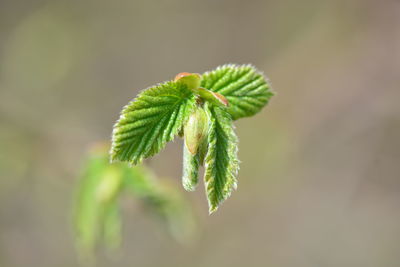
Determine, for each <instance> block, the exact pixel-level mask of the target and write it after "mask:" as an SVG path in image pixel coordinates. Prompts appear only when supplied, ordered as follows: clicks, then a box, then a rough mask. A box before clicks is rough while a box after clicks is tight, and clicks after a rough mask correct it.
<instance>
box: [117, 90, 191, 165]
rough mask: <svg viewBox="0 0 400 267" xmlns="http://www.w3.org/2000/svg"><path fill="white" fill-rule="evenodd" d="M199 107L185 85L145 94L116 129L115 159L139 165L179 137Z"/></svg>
mask: <svg viewBox="0 0 400 267" xmlns="http://www.w3.org/2000/svg"><path fill="white" fill-rule="evenodd" d="M194 105H195V97H194V95H193V93H192V92H191V91H190V90H189V89H188V88H187V86H186V85H185V84H184V83H180V82H165V83H162V84H159V85H157V86H154V87H151V88H148V89H146V90H144V91H143V92H142V93H141V94H139V96H138V97H137V98H136V99H135V100H134V101H132V102H131V103H129V104H128V105H127V106H125V108H124V109H123V110H122V113H121V116H120V118H119V120H118V122H117V123H116V125H115V126H114V130H113V136H112V148H111V159H112V160H113V161H115V160H119V161H128V162H130V163H132V164H138V163H140V162H141V161H142V160H143V159H145V158H148V157H151V156H153V155H154V154H156V153H158V152H159V151H160V150H161V149H163V148H164V147H165V145H166V143H167V142H169V141H171V140H172V139H173V138H174V137H175V135H177V134H178V132H179V131H180V129H181V128H182V126H183V124H184V122H185V121H186V120H187V118H188V117H189V115H190V114H191V111H192V109H193V107H194Z"/></svg>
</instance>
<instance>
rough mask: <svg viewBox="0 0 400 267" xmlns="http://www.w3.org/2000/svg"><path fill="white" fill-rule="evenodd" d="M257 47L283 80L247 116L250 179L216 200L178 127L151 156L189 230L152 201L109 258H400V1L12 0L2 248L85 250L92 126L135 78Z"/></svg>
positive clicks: (266, 261) (2, 154)
mask: <svg viewBox="0 0 400 267" xmlns="http://www.w3.org/2000/svg"><path fill="white" fill-rule="evenodd" d="M224 63H252V64H254V65H255V66H256V67H257V68H259V69H260V70H262V71H263V72H265V74H266V75H267V76H268V77H269V78H270V80H271V82H272V85H273V88H274V90H275V91H276V92H277V96H275V97H274V98H273V99H272V101H271V103H270V104H269V106H268V107H267V108H265V109H264V110H263V111H262V112H261V113H259V114H257V115H256V116H254V117H252V118H247V119H242V120H239V121H237V122H236V127H237V134H238V136H239V138H240V147H239V148H240V149H239V158H240V159H241V161H242V164H241V170H240V172H239V186H238V190H237V191H236V192H234V193H233V194H232V196H231V198H229V200H227V201H226V202H225V203H223V205H222V206H221V207H220V209H219V210H218V212H216V213H215V214H213V215H211V216H209V215H208V211H207V202H206V198H205V195H204V189H203V187H202V186H200V187H199V189H198V190H197V191H196V192H195V193H186V192H184V190H183V188H182V187H181V186H180V177H181V162H182V161H181V147H182V140H181V139H178V138H177V139H176V140H175V142H174V143H170V144H169V145H168V146H167V148H166V149H165V150H164V151H163V152H162V153H161V154H159V155H158V156H156V157H154V158H152V159H151V160H148V161H147V163H148V165H149V166H150V167H151V168H152V169H153V170H154V171H155V172H156V173H157V174H158V175H160V176H164V177H171V178H170V179H171V182H172V183H175V184H176V186H177V188H178V189H179V190H181V191H182V193H183V194H185V196H186V197H187V198H188V201H190V203H191V204H192V207H193V210H194V211H195V213H196V214H197V217H198V228H199V229H198V235H197V237H195V238H194V239H193V240H191V241H190V242H187V243H185V244H181V243H177V242H175V240H173V239H171V237H170V236H169V235H168V234H167V233H166V232H165V230H164V229H163V228H162V227H159V225H158V224H157V223H156V222H154V220H152V218H150V217H148V216H147V215H146V214H145V212H144V211H143V209H142V208H141V206H140V205H136V204H135V203H132V202H129V203H127V204H126V205H125V206H124V230H123V231H124V234H123V238H124V243H123V246H122V249H121V251H120V255H118V257H115V258H111V259H110V258H109V257H106V255H104V254H102V253H100V255H99V259H98V266H195V267H197V266H198V267H202V266H245V265H247V266H274V267H281V266H282V267H289V266H296V267H303V266H304V267H309V266H328V267H331V266H341V267H342V266H363V267H367V266H371V267H372V266H374V267H375V266H385V267H386V266H390V267H391V266H399V265H400V253H399V251H400V212H399V211H400V138H399V137H400V104H399V100H400V72H399V70H400V2H399V1H396V0H381V1H376V0H359V1H357V0H352V1H349V0H336V1H333V0H332V1H320V0H318V1H317V0H304V1H297V0H284V1H265V0H264V1H239V0H230V1H228V0H204V1H183V0H164V1H144V0H135V1H129V0H121V1H107V0H97V1H94V0H80V1H78V0H61V1H49V0H25V1H15V0H1V1H0V266H1V267H3V266H4V267H8V266H10V267H20V266H21V267H22V266H31V267H36V266H37V267H47V266H49V267H53V266H77V265H78V259H77V256H76V253H75V248H74V235H73V231H72V227H71V202H72V196H73V192H74V188H75V186H76V183H77V180H78V176H79V173H80V170H81V167H82V161H83V160H84V158H85V155H86V152H87V148H88V147H89V146H90V144H91V143H93V142H96V141H99V140H107V139H109V138H110V136H111V130H112V125H113V123H114V122H115V120H116V119H117V118H118V114H119V112H120V110H121V108H122V106H124V105H125V104H127V103H128V101H129V100H130V99H132V98H133V97H134V96H135V95H136V94H137V93H138V91H139V90H141V89H143V88H146V87H148V86H150V85H153V84H155V83H157V82H160V81H165V80H170V79H172V78H173V77H174V76H175V74H177V73H179V72H183V71H187V72H200V73H202V72H204V71H206V70H210V69H213V68H215V67H216V66H218V65H221V64H224Z"/></svg>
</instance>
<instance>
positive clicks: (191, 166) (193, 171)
mask: <svg viewBox="0 0 400 267" xmlns="http://www.w3.org/2000/svg"><path fill="white" fill-rule="evenodd" d="M199 165H200V159H199V154H198V153H197V154H195V155H192V153H190V151H189V149H188V148H187V146H186V144H183V175H182V185H183V188H185V190H187V191H194V190H195V188H196V185H197V183H198V181H199V178H198V176H199Z"/></svg>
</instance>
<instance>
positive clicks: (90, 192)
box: [74, 145, 194, 259]
mask: <svg viewBox="0 0 400 267" xmlns="http://www.w3.org/2000/svg"><path fill="white" fill-rule="evenodd" d="M173 188H174V187H171V186H169V185H168V184H166V183H162V182H161V181H158V180H157V179H155V177H154V175H153V174H152V173H151V172H150V170H149V169H147V168H146V167H144V166H134V167H130V166H129V165H128V164H125V163H113V164H110V163H109V156H108V146H106V145H96V146H94V147H93V149H91V151H90V153H89V155H88V158H87V160H86V163H85V164H84V171H83V173H82V177H81V178H80V180H79V184H78V188H77V192H76V193H77V194H76V199H75V203H74V227H75V232H76V242H77V247H78V249H79V252H80V253H81V256H82V257H83V258H87V259H92V257H93V255H94V254H93V253H94V252H95V249H96V245H98V244H100V243H103V244H104V245H105V246H106V247H107V248H108V249H111V250H113V249H116V248H118V247H119V246H120V245H121V230H122V222H121V211H120V205H119V199H120V197H121V196H122V195H131V196H132V197H134V198H136V199H138V200H140V201H141V202H142V203H143V204H144V205H145V207H147V208H148V210H149V212H151V213H152V214H154V215H155V216H156V217H157V218H159V219H160V221H161V222H163V223H164V224H165V225H166V227H167V228H168V230H169V231H170V233H171V234H172V236H173V237H174V238H176V239H177V240H178V241H184V240H185V239H187V238H189V237H190V236H191V235H192V234H193V231H194V218H193V214H192V212H191V210H190V208H189V206H188V204H187V203H186V202H185V200H184V199H183V197H182V195H180V194H179V192H177V191H176V190H174V189H173Z"/></svg>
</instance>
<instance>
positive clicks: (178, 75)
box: [174, 72, 200, 82]
mask: <svg viewBox="0 0 400 267" xmlns="http://www.w3.org/2000/svg"><path fill="white" fill-rule="evenodd" d="M191 75H196V76H198V77H199V78H200V74H198V73H190V72H181V73H178V74H177V75H176V76H175V79H174V81H175V82H176V81H178V80H180V79H182V78H183V77H186V76H191Z"/></svg>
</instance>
